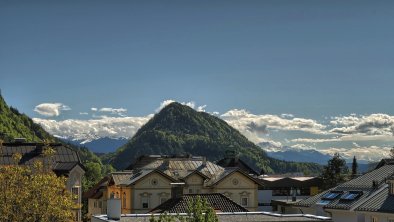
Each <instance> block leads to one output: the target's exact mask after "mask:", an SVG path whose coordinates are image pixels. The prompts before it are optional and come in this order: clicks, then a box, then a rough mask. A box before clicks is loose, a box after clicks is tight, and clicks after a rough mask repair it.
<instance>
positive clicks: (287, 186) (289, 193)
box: [258, 175, 323, 214]
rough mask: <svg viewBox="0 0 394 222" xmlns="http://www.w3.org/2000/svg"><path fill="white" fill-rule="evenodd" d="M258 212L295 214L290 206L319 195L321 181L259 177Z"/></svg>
mask: <svg viewBox="0 0 394 222" xmlns="http://www.w3.org/2000/svg"><path fill="white" fill-rule="evenodd" d="M258 179H259V180H260V182H261V183H262V184H263V185H264V186H261V187H259V192H258V201H259V207H258V210H259V211H272V212H279V213H282V214H289V213H297V212H298V210H297V209H293V207H292V205H293V204H295V203H297V202H298V201H300V200H302V199H306V198H309V197H310V196H314V195H316V194H318V193H319V191H320V189H321V186H322V183H323V181H322V179H320V178H318V177H301V176H298V177H286V176H280V175H279V176H264V175H262V176H259V177H258Z"/></svg>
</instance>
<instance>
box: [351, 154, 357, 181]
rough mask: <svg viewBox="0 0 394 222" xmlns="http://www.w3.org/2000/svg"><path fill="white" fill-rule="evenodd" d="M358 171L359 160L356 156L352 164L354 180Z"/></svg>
mask: <svg viewBox="0 0 394 222" xmlns="http://www.w3.org/2000/svg"><path fill="white" fill-rule="evenodd" d="M357 169H358V164H357V159H356V156H354V157H353V162H352V175H351V177H352V178H355V177H356V176H357Z"/></svg>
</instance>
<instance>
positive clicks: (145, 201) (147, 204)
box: [141, 197, 149, 209]
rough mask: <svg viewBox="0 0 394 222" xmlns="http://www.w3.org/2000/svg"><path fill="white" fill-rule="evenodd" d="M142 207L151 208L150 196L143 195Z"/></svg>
mask: <svg viewBox="0 0 394 222" xmlns="http://www.w3.org/2000/svg"><path fill="white" fill-rule="evenodd" d="M141 205H142V208H144V209H146V208H149V197H141Z"/></svg>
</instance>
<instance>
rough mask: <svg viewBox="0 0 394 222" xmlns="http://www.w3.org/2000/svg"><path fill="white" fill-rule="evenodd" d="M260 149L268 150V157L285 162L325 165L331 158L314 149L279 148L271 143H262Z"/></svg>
mask: <svg viewBox="0 0 394 222" xmlns="http://www.w3.org/2000/svg"><path fill="white" fill-rule="evenodd" d="M258 146H259V147H261V148H263V149H264V150H266V152H267V154H268V156H270V157H272V158H275V159H279V160H285V161H294V162H312V163H317V164H321V165H324V164H326V163H327V161H328V160H329V159H331V156H330V155H328V154H323V153H321V152H319V151H317V150H313V149H308V150H307V149H300V148H295V147H290V146H278V145H275V144H272V143H270V142H262V143H259V144H258Z"/></svg>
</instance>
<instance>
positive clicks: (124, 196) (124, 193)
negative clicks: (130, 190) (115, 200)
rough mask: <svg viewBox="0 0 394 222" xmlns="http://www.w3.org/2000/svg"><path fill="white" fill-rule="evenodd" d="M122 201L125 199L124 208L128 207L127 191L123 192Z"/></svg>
mask: <svg viewBox="0 0 394 222" xmlns="http://www.w3.org/2000/svg"><path fill="white" fill-rule="evenodd" d="M122 201H123V208H126V203H127V202H126V192H123V197H122Z"/></svg>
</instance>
